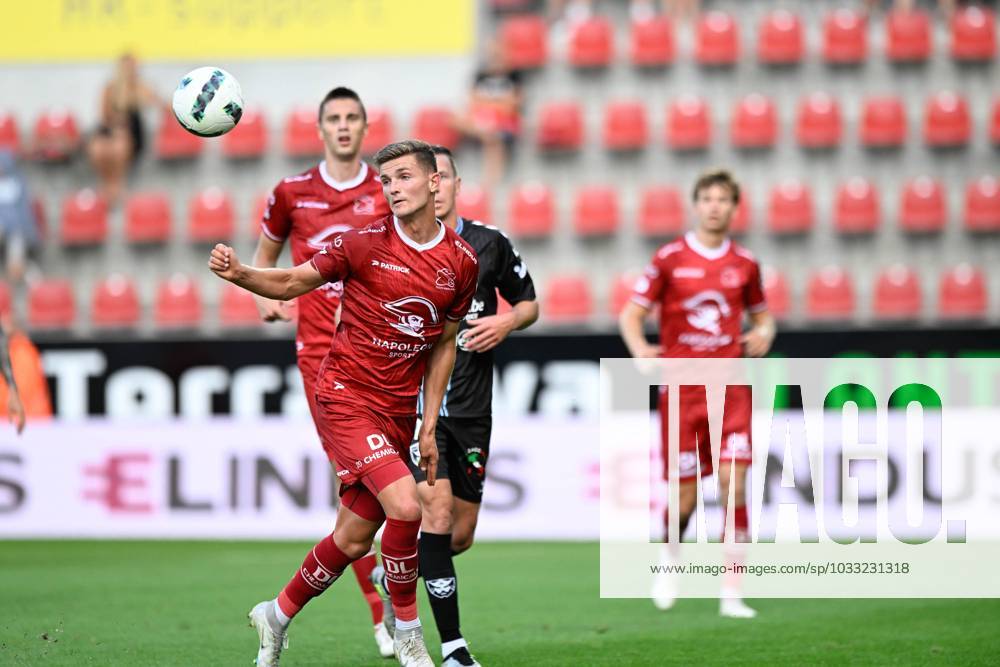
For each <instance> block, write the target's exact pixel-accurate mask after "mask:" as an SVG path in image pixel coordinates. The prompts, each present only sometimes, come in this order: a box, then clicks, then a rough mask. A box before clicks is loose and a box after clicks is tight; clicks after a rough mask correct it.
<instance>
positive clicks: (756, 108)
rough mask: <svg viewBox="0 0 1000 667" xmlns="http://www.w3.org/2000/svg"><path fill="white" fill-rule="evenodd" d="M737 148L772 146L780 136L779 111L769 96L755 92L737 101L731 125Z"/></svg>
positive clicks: (732, 137)
mask: <svg viewBox="0 0 1000 667" xmlns="http://www.w3.org/2000/svg"><path fill="white" fill-rule="evenodd" d="M729 134H730V140H731V141H732V142H733V145H734V146H736V147H737V148H744V149H757V148H770V147H771V146H773V145H774V142H775V140H776V139H777V136H778V112H777V111H776V110H775V108H774V103H772V102H771V100H769V99H768V98H767V97H765V96H763V95H760V94H757V93H753V94H750V95H747V96H746V97H744V98H743V99H742V100H740V101H739V102H737V104H736V107H735V109H734V110H733V117H732V119H731V121H730V126H729Z"/></svg>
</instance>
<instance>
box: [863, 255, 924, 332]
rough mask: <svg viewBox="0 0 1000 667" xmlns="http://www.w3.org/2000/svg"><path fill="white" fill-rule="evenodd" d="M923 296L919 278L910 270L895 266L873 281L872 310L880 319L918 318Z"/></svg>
mask: <svg viewBox="0 0 1000 667" xmlns="http://www.w3.org/2000/svg"><path fill="white" fill-rule="evenodd" d="M922 308H923V294H922V292H921V289H920V277H919V276H918V275H917V274H916V272H914V271H913V270H912V269H910V268H908V267H906V266H903V265H902V264H897V265H895V266H890V267H889V268H887V269H884V270H883V271H882V272H880V273H879V275H878V278H877V279H876V281H875V298H874V300H873V303H872V310H873V311H874V314H875V317H877V318H880V319H913V318H917V317H919V316H920V311H921V309H922Z"/></svg>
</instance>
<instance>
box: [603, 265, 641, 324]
mask: <svg viewBox="0 0 1000 667" xmlns="http://www.w3.org/2000/svg"><path fill="white" fill-rule="evenodd" d="M638 279H639V276H638V275H637V274H635V273H625V274H622V275H620V276H618V278H617V279H615V283H614V285H612V286H611V297H610V298H609V299H608V314H610V315H611V316H612V317H618V315H619V313H621V312H622V308H624V307H625V304H626V303H628V302H629V300H630V299H631V298H632V289H633V288H634V287H635V281H636V280H638Z"/></svg>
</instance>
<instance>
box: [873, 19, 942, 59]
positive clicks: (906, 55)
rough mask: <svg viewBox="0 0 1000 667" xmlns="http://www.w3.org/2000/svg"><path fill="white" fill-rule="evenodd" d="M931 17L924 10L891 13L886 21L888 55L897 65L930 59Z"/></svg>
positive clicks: (931, 47)
mask: <svg viewBox="0 0 1000 667" xmlns="http://www.w3.org/2000/svg"><path fill="white" fill-rule="evenodd" d="M931 32H932V27H931V17H930V15H929V14H928V13H927V12H925V11H922V10H918V9H915V10H912V11H890V12H889V15H888V16H886V21H885V33H886V34H885V41H886V45H887V47H886V55H887V56H888V57H889V60H891V61H893V62H897V63H907V62H922V61H924V60H927V58H929V57H930V55H931V51H932V49H933V46H932V42H931Z"/></svg>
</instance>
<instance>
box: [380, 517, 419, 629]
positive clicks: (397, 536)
mask: <svg viewBox="0 0 1000 667" xmlns="http://www.w3.org/2000/svg"><path fill="white" fill-rule="evenodd" d="M419 532H420V519H417V520H416V521H401V520H399V519H386V520H385V531H384V532H383V533H382V564H383V565H384V566H385V579H386V585H387V586H388V587H389V596H390V597H391V598H392V609H393V611H394V612H395V613H396V618H397V619H399V620H402V621H414V620H416V618H417V575H418V571H417V569H418V559H417V533H419Z"/></svg>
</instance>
